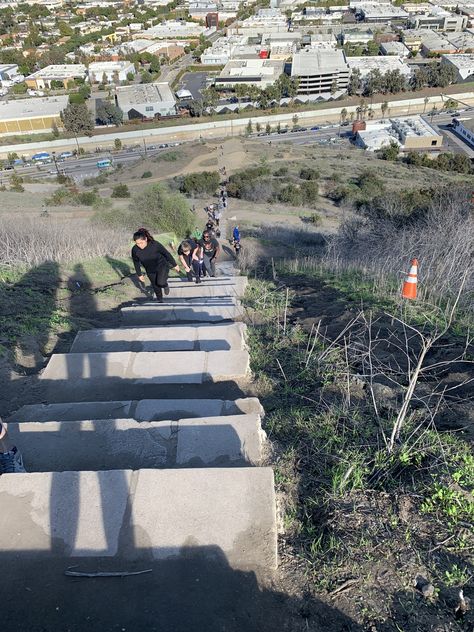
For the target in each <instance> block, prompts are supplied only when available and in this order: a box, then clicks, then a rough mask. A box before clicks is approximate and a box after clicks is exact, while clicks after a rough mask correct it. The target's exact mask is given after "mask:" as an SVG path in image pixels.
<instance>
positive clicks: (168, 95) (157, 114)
mask: <svg viewBox="0 0 474 632" xmlns="http://www.w3.org/2000/svg"><path fill="white" fill-rule="evenodd" d="M115 98H116V101H117V105H118V106H119V108H120V109H121V110H122V112H123V117H124V120H133V119H142V120H143V119H152V118H161V117H163V116H174V115H176V100H175V98H174V96H173V93H172V91H171V89H170V87H169V84H168V83H142V84H139V85H133V86H123V87H119V88H117V89H116V90H115Z"/></svg>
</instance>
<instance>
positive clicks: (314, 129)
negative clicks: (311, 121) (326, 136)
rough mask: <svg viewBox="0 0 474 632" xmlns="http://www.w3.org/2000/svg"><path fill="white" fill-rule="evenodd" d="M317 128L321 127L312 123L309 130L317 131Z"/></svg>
mask: <svg viewBox="0 0 474 632" xmlns="http://www.w3.org/2000/svg"><path fill="white" fill-rule="evenodd" d="M318 129H321V128H320V127H319V125H314V126H313V127H312V128H311V131H312V132H317V131H318Z"/></svg>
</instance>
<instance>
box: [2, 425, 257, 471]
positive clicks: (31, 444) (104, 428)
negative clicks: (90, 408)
mask: <svg viewBox="0 0 474 632" xmlns="http://www.w3.org/2000/svg"><path fill="white" fill-rule="evenodd" d="M8 433H9V436H10V439H11V440H12V441H13V443H14V444H15V445H19V446H21V449H22V453H23V455H24V461H25V467H26V470H27V471H28V472H64V471H81V470H120V469H132V470H138V469H145V468H165V467H166V468H173V467H208V466H210V467H222V466H230V465H233V466H236V465H237V466H244V465H258V464H259V463H260V462H261V460H262V450H263V445H264V441H265V433H264V432H263V430H262V428H261V423H260V416H259V415H256V414H251V415H228V416H226V417H204V418H192V419H180V420H179V421H169V420H168V421H152V422H149V421H145V422H137V421H135V420H131V419H100V420H91V421H48V422H25V423H9V424H8Z"/></svg>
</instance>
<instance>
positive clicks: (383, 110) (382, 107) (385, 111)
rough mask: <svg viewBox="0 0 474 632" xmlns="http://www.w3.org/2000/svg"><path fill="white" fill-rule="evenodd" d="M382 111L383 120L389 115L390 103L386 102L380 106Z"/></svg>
mask: <svg viewBox="0 0 474 632" xmlns="http://www.w3.org/2000/svg"><path fill="white" fill-rule="evenodd" d="M380 109H381V110H382V116H383V118H385V114H386V113H387V110H388V101H384V102H383V103H382V105H381V106H380Z"/></svg>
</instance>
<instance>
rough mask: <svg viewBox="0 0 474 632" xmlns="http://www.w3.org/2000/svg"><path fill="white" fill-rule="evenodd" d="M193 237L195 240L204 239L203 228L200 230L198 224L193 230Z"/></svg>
mask: <svg viewBox="0 0 474 632" xmlns="http://www.w3.org/2000/svg"><path fill="white" fill-rule="evenodd" d="M191 238H192V239H193V240H194V241H198V240H199V239H202V230H200V229H199V228H198V227H197V226H195V227H194V230H193V232H192V233H191Z"/></svg>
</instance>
